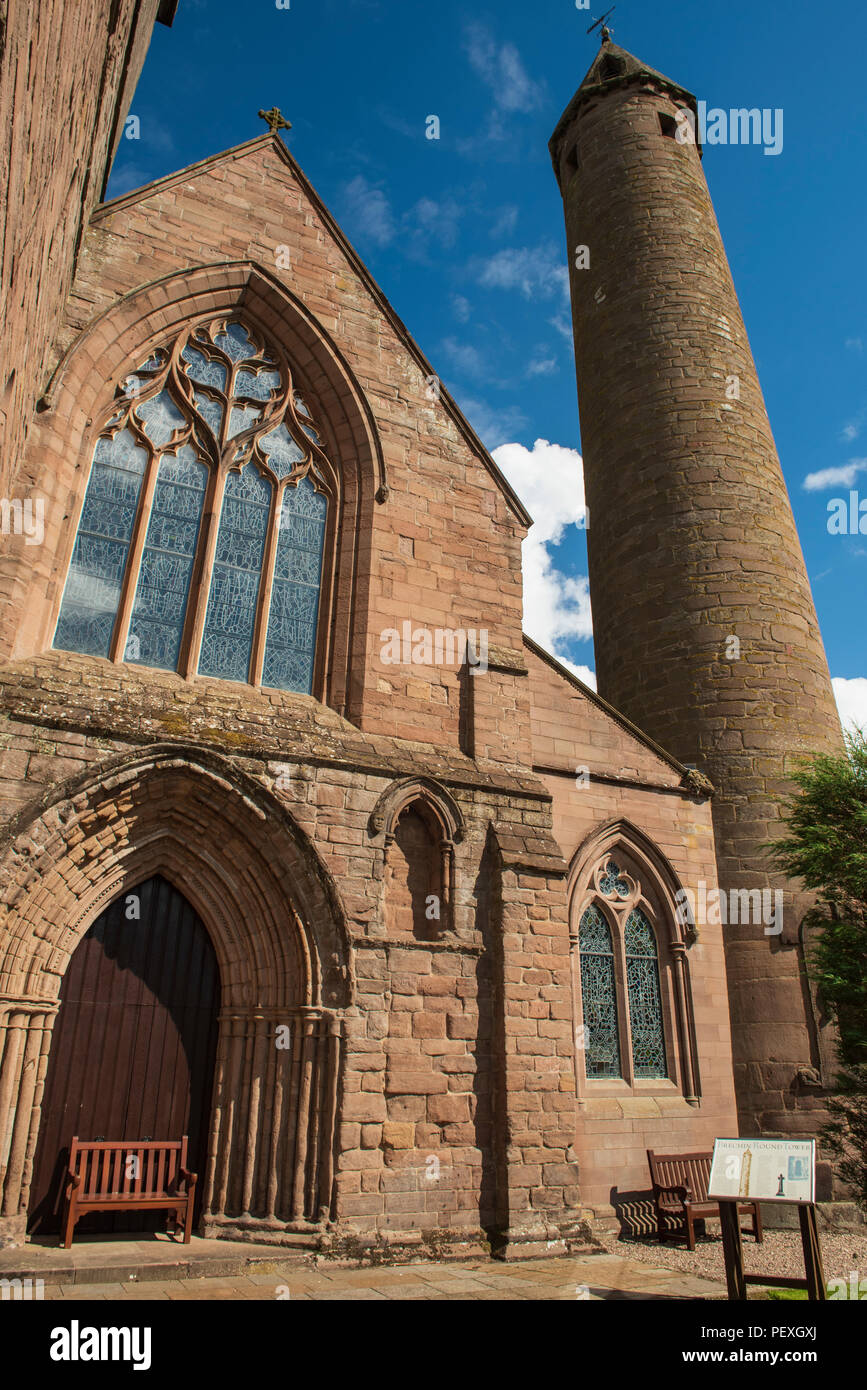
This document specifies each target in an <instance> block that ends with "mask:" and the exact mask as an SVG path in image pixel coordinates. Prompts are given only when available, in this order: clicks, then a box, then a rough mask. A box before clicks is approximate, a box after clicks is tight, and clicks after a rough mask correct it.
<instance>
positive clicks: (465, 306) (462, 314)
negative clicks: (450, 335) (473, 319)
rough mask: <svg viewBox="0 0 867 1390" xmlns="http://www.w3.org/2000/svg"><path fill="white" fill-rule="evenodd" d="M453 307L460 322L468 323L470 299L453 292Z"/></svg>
mask: <svg viewBox="0 0 867 1390" xmlns="http://www.w3.org/2000/svg"><path fill="white" fill-rule="evenodd" d="M452 308H453V309H454V313H455V318H456V319H457V320H458V323H466V322H467V319H468V318H469V317H470V301H469V300H468V299H465V298H464V296H463V295H462V294H453V295H452Z"/></svg>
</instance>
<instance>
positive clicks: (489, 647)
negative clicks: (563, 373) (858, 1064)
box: [0, 0, 840, 1257]
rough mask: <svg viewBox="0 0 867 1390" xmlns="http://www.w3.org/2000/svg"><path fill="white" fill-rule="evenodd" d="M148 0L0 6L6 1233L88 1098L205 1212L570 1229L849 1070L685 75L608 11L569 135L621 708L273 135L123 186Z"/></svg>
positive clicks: (600, 574)
mask: <svg viewBox="0 0 867 1390" xmlns="http://www.w3.org/2000/svg"><path fill="white" fill-rule="evenodd" d="M173 11H174V4H173V3H172V0H115V3H113V4H109V3H108V0H79V3H77V4H76V5H74V6H69V5H66V4H64V3H63V0H39V3H33V4H32V5H30V6H19V7H18V9H17V11H16V10H13V12H12V13H13V18H12V19H11V20H10V23H9V25H8V26H7V28H6V29H5V31H4V32H3V34H2V37H0V63H2V86H0V139H2V155H3V163H4V171H5V172H6V174H7V178H6V179H4V181H3V182H4V183H5V185H6V188H5V195H4V197H5V203H4V205H3V241H2V247H3V256H2V271H0V275H2V286H0V292H2V308H0V334H2V350H3V355H2V375H0V393H2V394H0V430H2V458H0V498H2V499H3V500H2V521H3V535H2V559H0V817H2V819H0V1244H3V1243H5V1244H15V1243H19V1242H23V1241H24V1240H26V1239H27V1236H28V1233H30V1234H35V1235H49V1234H50V1233H51V1232H54V1231H57V1229H58V1219H59V1205H58V1204H59V1196H60V1179H61V1175H62V1170H63V1162H64V1156H65V1154H66V1152H67V1151H68V1147H69V1144H70V1141H71V1139H72V1137H73V1136H74V1135H78V1136H79V1137H80V1138H83V1139H99V1138H107V1139H117V1140H121V1139H130V1140H144V1139H152V1138H156V1139H169V1138H179V1137H180V1136H181V1135H182V1134H186V1135H188V1136H189V1144H190V1153H191V1155H192V1158H191V1165H192V1167H194V1168H195V1170H196V1172H197V1174H198V1189H197V1190H198V1193H199V1197H198V1207H197V1211H196V1229H197V1230H198V1231H199V1232H200V1233H202V1234H205V1235H210V1236H224V1237H226V1238H229V1239H254V1240H259V1241H272V1242H275V1243H280V1244H284V1245H295V1246H298V1247H300V1248H302V1249H312V1250H346V1251H350V1252H351V1251H355V1250H360V1249H370V1248H371V1247H373V1248H377V1249H381V1250H384V1251H392V1252H394V1254H395V1255H398V1254H400V1253H401V1252H404V1253H405V1252H416V1253H424V1252H438V1253H441V1252H443V1251H444V1250H445V1249H447V1248H449V1247H452V1248H454V1249H455V1250H461V1251H465V1252H474V1251H479V1250H491V1251H493V1252H494V1253H498V1254H500V1255H503V1256H505V1257H518V1256H521V1255H530V1254H536V1253H539V1252H545V1251H548V1252H552V1253H553V1252H557V1251H563V1250H566V1249H570V1248H571V1249H574V1248H577V1247H578V1246H579V1245H580V1244H581V1243H582V1242H586V1241H587V1240H588V1238H590V1236H591V1234H592V1231H593V1230H594V1229H600V1228H604V1227H605V1226H606V1225H607V1226H616V1223H617V1220H618V1217H620V1216H622V1212H623V1211H624V1209H625V1208H626V1207H628V1206H629V1204H630V1203H638V1202H640V1201H641V1200H642V1198H646V1196H647V1192H648V1188H649V1179H648V1170H647V1158H646V1150H647V1149H648V1148H651V1149H656V1150H663V1151H665V1150H668V1151H671V1150H696V1149H706V1148H709V1147H710V1145H711V1143H712V1141H713V1139H714V1138H715V1137H716V1136H732V1135H735V1134H737V1133H738V1132H741V1133H745V1134H765V1135H810V1134H812V1133H814V1132H815V1129H816V1124H817V1118H818V1117H819V1115H820V1112H821V1108H822V1103H823V1095H824V1091H823V1084H824V1082H825V1081H826V1080H827V1078H828V1070H827V1067H828V1055H827V1050H828V1044H827V1036H826V1033H827V1030H826V1029H825V1027H824V1026H823V1020H822V1017H821V1014H820V1012H819V1009H818V1006H817V1003H816V1000H815V999H814V998H813V996H812V993H811V990H810V987H809V984H808V981H807V977H806V973H805V967H804V941H803V939H802V934H801V929H800V920H801V917H802V916H803V904H802V902H801V901H800V899H799V897H798V895H797V892H796V891H794V890H793V889H792V888H790V887H789V886H787V885H785V884H781V882H780V880H779V879H775V878H772V877H769V874H768V867H767V862H766V860H765V859H764V858H763V856H762V854H761V844H762V842H763V841H765V840H766V839H767V838H768V837H769V835H770V834H771V833H772V832H773V829H774V826H775V824H776V822H777V820H778V815H779V803H780V799H781V796H782V795H783V794H784V792H785V790H786V787H787V776H788V773H789V771H790V764H789V759H790V758H791V757H792V756H793V755H795V754H797V753H799V752H809V751H812V750H816V749H834V748H836V747H838V744H839V739H840V730H839V725H838V721H837V716H836V712H835V707H834V703H833V699H832V695H831V689H830V681H829V677H828V671H827V666H826V661H825V656H824V652H823V648H822V643H821V638H820V635H819V630H818V625H817V620H816V615H815V611H814V608H813V603H812V599H811V595H810V589H809V585H808V581H807V577H806V572H805V568H804V563H803V560H802V557H801V551H800V546H799V542H798V538H797V535H796V532H795V528H794V523H793V519H792V514H791V509H790V506H789V502H788V498H787V494H786V490H785V486H784V483H783V478H782V474H781V471H780V466H779V462H778V460H777V456H776V452H775V448H774V443H773V439H772V436H771V431H770V426H769V423H768V419H767V415H766V412H765V408H764V404H763V400H762V395H761V390H760V387H759V383H758V380H757V376H756V371H755V367H754V364H753V361H752V357H751V355H750V348H749V344H748V340H747V335H746V331H745V329H744V325H743V321H742V318H741V314H740V310H739V307H738V301H737V298H736V295H735V290H734V287H733V285H732V280H731V275H730V272H729V269H728V265H727V261H726V257H725V252H724V250H723V246H722V242H721V239H720V234H719V230H718V228H717V224H716V220H715V217H714V212H713V208H712V205H711V201H710V197H709V194H708V189H707V185H706V182H705V178H704V174H703V171H702V150H701V148H700V146H699V145H698V144H697V143H689V142H685V143H683V142H681V141H680V140H679V139H678V138H676V130H677V128H678V118H679V115H680V113H681V112H682V111H684V110H688V109H690V108H694V106H695V101H694V98H693V97H692V96H691V94H690V93H689V92H687V91H685V90H684V89H683V88H681V87H680V86H678V85H677V84H676V83H674V82H671V81H669V80H668V79H667V78H665V77H663V76H662V75H661V74H660V73H658V72H655V71H654V70H653V69H651V68H649V67H646V66H645V65H644V64H643V63H641V62H639V61H638V60H637V59H636V58H634V57H632V56H631V55H630V54H629V53H627V52H625V51H624V50H623V49H621V48H619V47H617V46H615V45H614V44H613V43H612V42H611V41H610V36H609V35H608V34H604V36H603V43H602V46H601V49H600V52H599V54H598V56H597V58H596V60H595V61H594V63H593V65H592V67H591V68H590V71H589V72H588V74H587V76H586V78H585V79H584V81H583V82H582V84H581V86H580V87H579V89H578V91H577V93H576V94H575V96H574V97H573V99H572V100H571V102H570V104H569V106H568V107H567V109H566V111H565V113H564V115H563V117H562V119H561V120H560V122H559V124H558V126H557V129H556V131H555V133H554V136H553V138H552V140H551V146H550V148H551V155H552V159H553V164H554V171H555V175H556V178H557V180H558V183H559V186H560V189H561V192H562V196H563V202H564V207H565V216H566V228H567V246H568V250H569V263H570V267H571V277H572V295H573V305H574V325H575V351H576V359H577V367H578V382H579V393H580V412H581V433H582V446H583V453H584V460H585V470H586V489H587V498H588V502H589V507H590V514H591V517H592V526H591V529H590V531H589V534H588V542H589V564H590V580H591V587H592V604H593V615H594V627H595V642H596V657H597V662H598V673H599V688H600V692H601V693H600V694H599V695H597V694H595V693H594V692H593V691H591V690H589V689H587V688H586V687H585V686H584V685H582V684H581V682H579V681H578V680H576V679H575V678H574V677H573V676H572V675H571V674H570V673H569V672H568V671H567V670H565V669H564V668H563V667H562V666H561V665H560V664H558V662H557V661H556V660H554V659H553V658H552V657H551V656H550V655H549V654H548V653H547V652H545V651H543V650H542V649H541V648H540V647H539V646H538V645H537V644H536V643H535V642H533V641H531V640H529V639H528V638H526V637H524V636H523V635H522V628H521V612H522V581H521V542H522V539H523V537H524V536H525V535H526V532H527V529H528V527H529V526H530V524H531V518H530V516H529V515H528V514H527V512H526V510H525V508H524V507H523V506H522V504H521V501H520V500H519V498H518V497H517V496H516V495H515V493H514V491H513V490H512V489H511V487H510V486H509V484H508V483H507V481H506V480H505V479H504V477H503V476H502V474H501V473H500V472H499V470H498V469H497V467H496V465H495V463H494V462H493V460H492V459H491V457H490V455H489V454H488V452H487V451H486V449H485V447H484V446H483V444H482V443H481V441H480V440H479V438H478V437H477V435H476V434H475V433H474V431H473V429H472V427H471V426H470V424H469V423H468V422H467V420H466V419H465V418H464V417H463V415H462V414H461V412H460V410H459V409H458V408H457V406H456V405H455V403H454V402H453V401H452V399H451V398H450V396H449V394H448V393H447V392H446V391H445V390H440V391H435V390H431V387H430V382H431V380H432V379H433V378H434V373H435V368H434V366H433V365H432V364H431V363H429V362H428V360H427V359H426V358H425V356H424V355H423V353H422V351H421V350H420V348H419V347H418V346H417V345H416V343H415V342H414V341H413V339H412V338H411V337H410V335H409V333H408V332H407V330H406V328H405V327H404V325H403V323H402V322H401V320H400V318H399V317H398V315H397V313H396V312H395V310H394V309H393V308H392V307H391V305H390V304H389V303H388V301H387V299H386V298H385V296H384V294H383V292H382V290H381V289H380V288H379V286H378V285H377V284H376V282H375V281H374V280H373V278H372V276H371V275H370V273H369V271H368V270H367V269H366V267H365V266H364V264H363V263H362V261H361V260H360V258H359V257H358V255H357V254H356V252H355V250H354V249H353V247H352V246H351V245H350V243H349V241H348V240H347V238H346V237H345V235H344V234H343V232H342V231H341V229H340V227H338V226H337V224H336V223H335V221H334V219H333V218H332V216H331V214H330V213H329V211H328V209H327V208H326V207H325V206H324V205H323V204H322V202H321V201H320V199H319V198H318V196H317V194H316V192H315V190H314V188H313V187H312V186H311V184H310V183H309V182H308V180H307V178H306V176H305V174H304V173H303V172H302V170H301V169H300V168H299V166H298V164H297V163H296V161H295V159H294V158H293V156H292V155H291V154H290V153H289V151H288V149H287V147H286V145H285V144H284V143H283V141H282V139H281V137H280V136H279V134H277V133H275V131H274V130H271V129H269V130H268V132H266V133H264V134H261V135H259V136H258V137H257V138H255V139H251V140H248V141H247V142H246V143H243V144H240V145H237V146H235V147H234V148H232V149H230V150H227V151H225V152H222V153H216V154H214V155H213V156H212V157H210V158H208V159H205V160H203V161H202V162H201V163H198V164H195V165H192V166H191V167H189V168H186V169H183V170H181V171H180V172H178V173H176V174H173V175H170V176H168V177H165V178H161V179H159V180H157V181H156V182H154V183H151V184H149V185H148V186H146V187H144V188H140V189H138V190H136V191H134V192H131V193H128V194H126V195H124V196H123V197H119V198H116V199H113V200H112V201H110V202H105V201H103V198H104V190H105V180H106V178H107V172H108V169H109V167H110V163H111V159H112V157H113V154H114V151H115V150H116V148H117V143H118V140H119V138H120V134H121V131H122V129H123V121H124V119H125V115H126V112H127V110H128V107H129V101H130V97H131V93H132V90H133V88H134V84H135V81H136V78H137V75H138V72H139V71H140V69H141V65H142V62H143V61H144V56H145V52H146V50H147V45H148V42H149V38H150V33H151V29H152V26H153V24H154V23H155V22H161V23H165V24H170V23H171V20H172V15H173ZM37 29H38V35H37ZM34 38H36V43H35V46H34V48H33V56H32V61H31V62H30V63H29V68H28V61H29V60H28V57H27V54H28V51H29V47H30V44H31V41H32V40H33V39H34ZM73 59H74V61H73ZM13 97H14V109H13ZM59 109H62V110H64V111H69V112H70V116H69V119H68V120H67V121H65V122H63V123H58V122H57V121H56V120H55V119H54V117H53V116H52V114H51V113H52V111H56V110H59ZM269 116H271V117H272V124H273V125H275V126H276V125H277V124H278V122H277V119H276V113H269ZM579 245H583V246H586V247H588V248H589V249H590V268H583V269H578V268H577V266H576V257H575V255H574V254H573V253H574V249H575V248H576V247H577V246H579ZM732 376H736V377H737V378H738V379H739V381H740V396H739V398H738V399H737V400H734V401H731V400H729V399H727V397H726V392H725V383H726V381H727V379H729V378H731V377H732ZM386 633H392V634H396V635H399V636H400V638H401V640H400V641H399V642H398V643H397V647H398V650H397V652H396V653H395V652H394V651H391V649H389V650H390V651H391V654H390V655H389V652H387V651H386V649H385V647H384V645H383V635H384V634H386ZM731 634H735V635H737V636H738V638H739V641H740V646H741V653H740V657H739V659H737V660H735V659H731V658H730V656H728V655H727V650H728V649H727V639H728V637H729V636H730V635H731ZM769 887H773V888H777V887H782V888H783V889H784V890H785V910H784V912H783V913H782V918H781V920H779V921H778V920H777V919H774V923H773V925H772V926H771V927H770V928H768V919H767V918H765V917H764V916H762V915H759V916H755V915H753V916H752V917H748V915H747V914H742V915H741V916H740V917H739V918H738V917H737V916H736V915H734V914H730V915H731V918H732V920H727V921H721V920H720V917H719V914H717V915H716V916H715V917H714V916H713V915H712V914H707V920H704V918H703V917H702V914H701V913H699V912H695V913H694V912H691V911H690V912H687V913H684V912H683V911H682V910H681V905H682V903H683V901H684V898H685V895H686V896H687V897H689V895H690V894H691V895H692V901H694V902H699V901H704V900H706V897H707V895H708V894H712V893H715V892H717V890H720V889H721V890H723V893H724V894H728V900H729V901H732V900H734V901H738V900H740V901H741V903H747V902H749V903H752V902H753V901H754V900H760V899H761V891H760V890H763V889H767V888H769ZM703 894H704V898H703V897H702V895H703ZM824 1177H825V1180H826V1187H827V1190H826V1191H825V1192H824V1193H823V1192H820V1194H819V1195H820V1196H823V1195H824V1196H825V1197H827V1196H829V1195H830V1186H829V1184H830V1175H829V1174H827V1173H825V1175H824ZM136 1219H137V1220H138V1221H139V1223H140V1222H141V1220H142V1218H136ZM106 1220H112V1221H114V1222H115V1223H120V1224H116V1225H115V1227H114V1229H117V1230H118V1231H122V1230H125V1229H126V1230H128V1229H130V1221H129V1218H127V1224H126V1225H124V1224H123V1218H122V1217H121V1216H115V1217H111V1218H100V1217H98V1216H94V1217H90V1218H87V1220H86V1221H84V1222H82V1226H81V1229H82V1231H86V1230H87V1228H88V1227H87V1221H90V1222H91V1223H92V1225H91V1227H90V1228H91V1229H100V1226H99V1222H100V1221H102V1227H101V1228H102V1229H106V1225H105V1223H106ZM139 1229H140V1226H139Z"/></svg>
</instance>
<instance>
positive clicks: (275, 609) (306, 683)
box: [262, 478, 328, 691]
mask: <svg viewBox="0 0 867 1390" xmlns="http://www.w3.org/2000/svg"><path fill="white" fill-rule="evenodd" d="M327 505H328V504H327V502H326V499H325V498H324V497H323V495H322V493H321V492H316V490H315V489H314V487H313V484H312V483H311V481H310V479H309V478H303V479H302V480H301V482H300V483H299V484H298V486H297V487H295V488H293V487H287V488H286V490H285V492H284V493H283V506H282V508H281V512H280V535H279V539H278V541H277V563H276V565H275V567H274V585H273V588H272V590H271V612H270V615H269V617H268V641H267V644H266V647H265V665H264V668H263V670H262V684H263V685H276V686H278V687H279V688H280V689H281V690H298V691H308V690H309V689H310V687H311V684H312V681H313V659H314V655H315V650H316V616H317V612H318V609H319V579H320V573H321V570H322V546H323V542H324V540H325V513H326V509H327Z"/></svg>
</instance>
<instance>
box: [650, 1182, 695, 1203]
mask: <svg viewBox="0 0 867 1390" xmlns="http://www.w3.org/2000/svg"><path fill="white" fill-rule="evenodd" d="M669 1193H670V1194H672V1195H673V1196H675V1197H679V1198H680V1200H681V1201H682V1202H691V1201H692V1200H693V1196H692V1188H691V1187H683V1186H680V1185H675V1184H672V1185H671V1186H670V1187H667V1186H666V1185H665V1184H664V1183H660V1182H655V1183H654V1184H653V1195H654V1197H656V1196H667V1195H668V1194H669Z"/></svg>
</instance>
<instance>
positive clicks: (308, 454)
mask: <svg viewBox="0 0 867 1390" xmlns="http://www.w3.org/2000/svg"><path fill="white" fill-rule="evenodd" d="M104 418H105V424H104V426H103V430H102V437H101V438H100V439H99V440H98V442H97V444H96V448H95V452H94V458H93V465H92V468H91V475H90V479H89V482H88V486H87V492H86V494H85V499H84V506H83V510H82V514H81V520H80V522H79V528H78V533H77V535H76V539H75V546H74V549H73V554H72V560H71V563H70V568H69V575H68V577H67V582H66V587H65V590H64V594H63V599H62V603H61V608H60V615H59V618H58V623H57V629H56V632H55V638H54V644H55V646H56V647H59V648H62V649H63V650H66V651H79V652H84V653H86V654H88V655H93V656H103V657H112V658H113V659H114V660H120V659H123V660H125V661H129V662H132V663H134V664H137V665H140V666H152V667H159V668H161V669H163V670H181V671H182V672H183V673H184V674H187V675H189V674H191V673H192V672H193V671H196V670H197V671H199V672H200V673H201V674H203V675H210V676H219V677H222V678H224V679H227V680H235V681H253V682H255V683H256V684H258V683H259V682H260V681H263V682H264V683H265V684H266V685H271V686H277V687H280V688H282V689H286V690H297V691H304V692H308V693H309V691H310V690H311V688H312V681H313V672H314V667H315V646H316V634H317V628H318V625H319V600H320V588H321V577H322V557H323V552H324V543H325V527H326V521H327V520H328V505H329V503H328V493H329V491H330V486H331V485H330V484H329V483H328V482H327V477H328V476H329V468H330V464H329V462H328V459H327V457H326V456H325V454H324V453H323V447H324V446H323V438H324V434H323V431H322V430H321V429H320V428H319V427H318V425H316V422H315V420H314V417H313V414H312V412H311V410H310V407H309V405H308V404H307V402H306V401H305V400H304V399H303V398H302V397H301V396H300V395H299V393H298V390H297V388H296V386H295V384H294V382H293V380H292V372H291V370H290V367H289V364H288V363H287V362H286V361H285V360H281V359H280V358H279V357H278V354H277V353H276V352H274V351H272V350H271V349H270V348H269V346H268V345H267V344H266V343H265V342H264V340H263V339H262V338H261V337H260V336H259V335H258V333H257V331H256V330H255V329H254V328H252V327H250V326H249V325H247V324H244V323H242V322H240V321H239V320H237V319H233V318H231V317H230V318H228V319H225V318H222V319H214V320H211V321H210V322H207V323H198V324H196V325H195V326H194V327H192V328H185V329H184V330H183V332H182V333H180V334H179V335H177V336H176V337H175V338H174V339H171V340H167V341H166V342H164V343H163V344H161V345H160V346H158V347H156V348H155V349H154V350H153V351H151V352H150V353H149V354H148V356H147V357H146V359H145V360H143V361H142V362H141V364H140V365H139V366H138V367H136V368H135V370H133V371H130V370H129V369H127V373H126V375H125V376H124V377H122V378H121V381H120V384H119V386H118V390H117V398H116V399H115V402H114V404H113V406H112V408H111V410H110V411H107V412H106V416H105V417H104ZM332 476H333V475H332ZM209 489H210V491H209ZM206 494H207V495H209V496H211V497H212V498H213V499H214V501H215V502H216V503H217V508H216V510H214V509H212V508H211V507H210V505H209V508H208V511H207V513H206V511H205V497H206ZM217 513H218V514H217ZM203 518H205V519H204V520H203ZM214 527H216V528H217V534H216V539H214V536H213V528H214ZM212 552H213V562H212V571H211V573H210V574H209V575H207V576H205V583H204V584H199V583H197V584H195V585H194V584H193V582H192V580H193V575H194V573H196V572H197V571H196V565H197V563H198V566H199V571H201V570H202V567H203V564H204V558H205V556H206V555H210V554H211V553H212ZM272 562H273V566H274V568H273V573H267V574H266V573H265V572H264V567H265V566H266V564H271V563H272ZM206 586H207V587H206ZM133 588H134V592H133ZM267 593H270V602H269V603H268V604H267V608H268V611H267V612H265V611H264V607H265V606H264V605H263V603H262V602H261V601H260V597H261V595H262V594H267ZM194 616H195V621H193V617H194ZM199 632H201V634H202V636H201V644H200V647H199V648H198V649H196V645H195V644H196V635H197V634H198V633H199ZM257 634H258V640H257ZM254 668H255V669H254Z"/></svg>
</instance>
